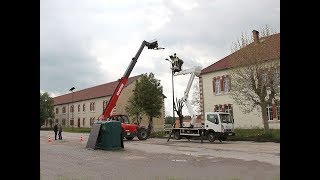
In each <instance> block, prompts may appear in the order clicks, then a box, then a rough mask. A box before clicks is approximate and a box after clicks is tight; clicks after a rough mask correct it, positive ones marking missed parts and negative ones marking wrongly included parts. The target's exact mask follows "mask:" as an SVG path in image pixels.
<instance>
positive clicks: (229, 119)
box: [220, 114, 232, 123]
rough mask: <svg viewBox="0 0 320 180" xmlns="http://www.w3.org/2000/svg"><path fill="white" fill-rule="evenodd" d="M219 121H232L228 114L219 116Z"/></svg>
mask: <svg viewBox="0 0 320 180" xmlns="http://www.w3.org/2000/svg"><path fill="white" fill-rule="evenodd" d="M220 120H221V122H223V123H232V120H231V117H230V115H229V114H220Z"/></svg>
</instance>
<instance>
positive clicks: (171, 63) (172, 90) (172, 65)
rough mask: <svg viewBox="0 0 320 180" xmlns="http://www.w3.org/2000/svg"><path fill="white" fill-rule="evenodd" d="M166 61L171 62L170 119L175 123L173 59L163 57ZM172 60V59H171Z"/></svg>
mask: <svg viewBox="0 0 320 180" xmlns="http://www.w3.org/2000/svg"><path fill="white" fill-rule="evenodd" d="M171 57H172V56H170V59H171ZM165 60H166V61H169V62H170V63H171V70H172V71H171V79H172V80H171V82H172V85H171V86H172V119H173V122H174V123H175V117H174V81H173V74H174V71H173V69H172V68H173V61H170V60H169V59H165ZM171 60H172V59H171Z"/></svg>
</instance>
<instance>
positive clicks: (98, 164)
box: [40, 131, 280, 180]
mask: <svg viewBox="0 0 320 180" xmlns="http://www.w3.org/2000/svg"><path fill="white" fill-rule="evenodd" d="M81 135H82V137H83V141H82V142H81V141H80V139H81V138H80V137H81ZM49 136H50V139H51V140H52V142H48V138H49ZM88 136H89V134H87V133H85V134H80V133H66V132H63V140H57V141H55V140H54V137H53V132H49V131H40V168H41V170H40V172H41V179H44V180H46V179H61V180H62V179H63V180H67V179H70V180H71V179H81V180H84V179H112V180H113V179H116V180H118V179H130V180H135V179H139V180H142V179H150V180H153V179H154V180H161V179H163V180H185V179H188V180H193V179H199V180H201V179H203V180H209V179H210V180H211V179H218V180H220V179H221V180H224V179H226V180H240V179H241V180H242V179H244V180H253V179H257V180H258V179H259V180H277V179H280V144H279V143H255V142H245V141H225V142H222V143H220V142H219V141H217V142H214V143H209V142H208V141H204V143H202V144H201V143H200V140H190V141H188V140H185V139H182V140H179V141H177V140H172V139H171V140H170V141H169V142H167V139H156V138H152V139H147V140H145V141H139V140H137V139H136V138H135V139H134V140H132V141H126V140H125V141H124V149H122V150H116V151H106V150H89V149H86V148H85V147H86V143H87V140H88Z"/></svg>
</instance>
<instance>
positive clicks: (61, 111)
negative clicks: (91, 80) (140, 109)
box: [53, 75, 165, 131]
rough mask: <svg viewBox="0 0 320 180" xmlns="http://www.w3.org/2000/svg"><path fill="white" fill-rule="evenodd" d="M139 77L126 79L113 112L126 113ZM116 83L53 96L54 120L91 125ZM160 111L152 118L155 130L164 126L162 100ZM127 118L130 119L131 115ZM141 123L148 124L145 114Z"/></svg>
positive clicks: (62, 122)
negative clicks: (159, 113) (159, 114)
mask: <svg viewBox="0 0 320 180" xmlns="http://www.w3.org/2000/svg"><path fill="white" fill-rule="evenodd" d="M139 77H140V75H139V76H134V77H131V78H129V79H128V82H127V84H126V86H125V87H124V89H123V90H122V93H121V94H120V96H119V99H118V101H117V105H116V107H115V109H114V111H113V112H112V113H113V114H127V113H126V111H125V106H126V104H127V101H128V98H129V97H130V96H131V95H132V94H133V89H134V88H135V83H136V80H138V79H139ZM117 85H118V81H114V82H110V83H106V84H102V85H98V86H94V87H91V88H87V89H82V90H79V91H73V92H70V93H68V94H65V95H61V96H57V97H54V98H53V99H54V113H55V120H54V122H59V123H61V124H62V125H63V126H64V127H91V126H92V124H93V122H94V121H95V120H97V119H98V118H99V116H100V115H101V114H102V113H103V110H104V109H105V107H106V106H107V104H108V101H109V99H110V98H111V96H112V94H113V91H114V90H115V88H116V86H117ZM161 112H162V114H161V116H160V117H159V118H153V128H154V130H155V131H159V130H163V127H164V121H165V117H164V114H165V113H164V101H163V106H162V108H161ZM129 118H130V120H131V119H132V117H129ZM141 125H144V126H147V125H148V118H147V116H142V120H141Z"/></svg>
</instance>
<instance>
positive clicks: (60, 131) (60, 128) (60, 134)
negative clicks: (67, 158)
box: [58, 124, 62, 140]
mask: <svg viewBox="0 0 320 180" xmlns="http://www.w3.org/2000/svg"><path fill="white" fill-rule="evenodd" d="M58 130H59V134H58V135H59V139H60V140H61V139H62V125H61V124H59V125H58Z"/></svg>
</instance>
